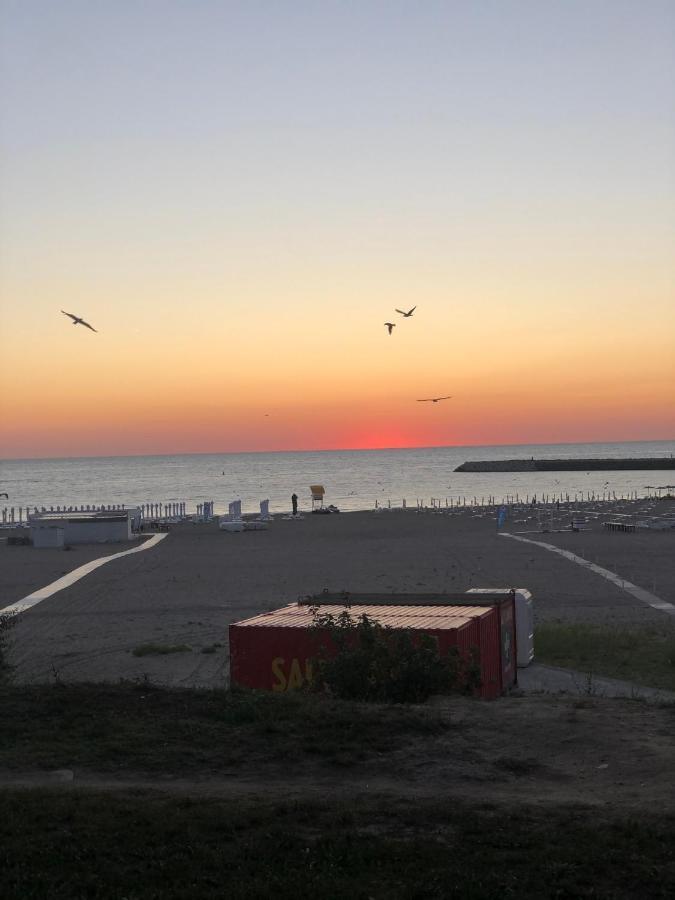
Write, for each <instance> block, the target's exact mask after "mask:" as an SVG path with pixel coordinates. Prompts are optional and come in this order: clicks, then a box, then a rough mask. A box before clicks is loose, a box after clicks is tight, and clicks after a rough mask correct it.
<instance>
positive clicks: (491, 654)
mask: <svg viewBox="0 0 675 900" xmlns="http://www.w3.org/2000/svg"><path fill="white" fill-rule="evenodd" d="M345 609H347V610H348V611H349V613H350V615H351V616H352V618H354V619H356V618H358V617H359V616H361V615H364V614H365V615H367V616H368V617H369V618H370V619H373V620H376V621H378V622H379V623H380V624H382V625H384V626H389V627H390V628H393V629H394V630H396V629H399V630H403V629H410V630H412V631H420V632H424V633H425V634H428V635H430V636H432V637H433V638H434V639H435V640H436V641H437V643H438V649H439V653H440V654H441V656H442V657H443V656H445V655H447V653H448V650H449V649H450V648H451V647H457V649H458V650H459V652H460V654H461V655H462V657H463V658H464V659H467V660H468V659H470V658H471V655H472V653H473V652H474V648H475V649H476V650H477V651H478V659H477V662H478V665H479V668H480V677H481V687H480V689H479V692H478V693H479V694H480V696H481V697H485V698H493V697H497V696H499V695H500V694H501V693H502V692H503V691H504V690H505V688H506V687H508V684H505V683H504V680H503V677H502V663H501V641H500V623H499V615H498V612H497V609H496V607H495V606H486V605H478V604H476V605H471V606H469V605H467V606H428V607H423V606H409V607H408V606H400V605H398V606H369V605H358V606H356V605H350V606H348V607H347V606H345V604H344V603H340V604H339V605H322V606H321V610H320V611H321V613H322V614H325V613H332V614H333V615H339V614H340V613H341V612H344V611H345ZM313 623H314V617H313V614H312V612H311V610H310V607H309V606H307V605H300V604H292V605H289V606H286V607H283V608H281V609H278V610H274V611H272V612H269V613H264V614H262V615H259V616H253V617H252V618H250V619H246V620H244V621H242V622H235V623H233V624H232V625H230V678H231V682H232V684H237V685H240V686H243V687H249V688H256V689H259V690H272V691H278V692H281V691H288V690H295V689H297V688H300V687H302V686H303V685H304V684H306V683H307V682H308V681H309V680H311V677H312V672H311V661H312V659H315V658H317V656H319V655H320V653H321V651H322V647H323V646H324V645H325V644H326V639H325V632H324V633H322V632H321V630H320V629H317V628H314V627H312V626H313ZM327 649H329V648H327Z"/></svg>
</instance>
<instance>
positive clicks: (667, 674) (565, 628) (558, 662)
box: [535, 622, 675, 691]
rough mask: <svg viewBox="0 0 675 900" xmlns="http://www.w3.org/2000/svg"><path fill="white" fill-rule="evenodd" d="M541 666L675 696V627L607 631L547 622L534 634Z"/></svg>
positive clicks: (581, 623)
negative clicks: (665, 692) (550, 666)
mask: <svg viewBox="0 0 675 900" xmlns="http://www.w3.org/2000/svg"><path fill="white" fill-rule="evenodd" d="M535 653H536V657H537V660H538V661H539V662H544V663H549V664H550V665H554V666H564V667H565V668H570V669H578V670H579V671H581V672H592V673H593V674H595V675H607V676H611V677H614V678H623V679H625V680H626V681H634V682H636V683H637V684H641V685H645V686H647V687H655V688H661V689H663V690H668V691H675V628H672V627H669V626H663V627H662V628H656V627H649V626H643V627H634V628H608V627H606V626H601V625H589V624H586V623H583V622H576V623H571V624H570V623H564V622H542V623H541V624H539V625H538V626H537V628H536V630H535Z"/></svg>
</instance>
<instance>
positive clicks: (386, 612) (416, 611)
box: [234, 603, 491, 631]
mask: <svg viewBox="0 0 675 900" xmlns="http://www.w3.org/2000/svg"><path fill="white" fill-rule="evenodd" d="M343 612H349V614H350V615H351V617H352V619H358V618H359V617H360V616H362V615H365V616H368V618H369V619H371V620H372V621H374V622H379V624H380V625H385V626H388V627H389V628H411V629H413V630H424V631H426V630H428V629H431V628H434V629H438V630H454V629H457V628H462V627H463V626H464V625H467V624H468V623H469V622H470V621H471V620H472V619H481V618H484V617H485V616H489V615H491V608H490V607H485V606H344V605H341V606H322V607H321V610H320V614H321V615H326V614H332V615H333V616H339V615H340V613H343ZM313 623H314V616H313V615H312V613H311V611H310V608H309V607H308V606H299V605H297V604H295V603H293V604H291V605H289V606H284V607H282V608H281V609H274V610H271V611H270V612H268V613H262V614H261V615H258V616H252V617H251V618H250V619H244V620H243V621H241V622H235V623H234V624H235V625H236V626H237V627H246V628H249V627H250V628H308V627H309V626H310V625H312V624H313Z"/></svg>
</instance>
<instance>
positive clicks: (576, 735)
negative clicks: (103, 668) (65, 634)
mask: <svg viewBox="0 0 675 900" xmlns="http://www.w3.org/2000/svg"><path fill="white" fill-rule="evenodd" d="M0 707H1V708H2V710H3V729H2V731H1V732H0V784H1V786H0V895H1V896H2V897H3V898H11V900H24V898H44V897H49V898H52V897H54V898H64V900H66V898H67V900H70V898H80V897H82V898H84V897H87V898H109V897H114V898H120V900H121V898H123V897H126V898H185V897H199V898H201V897H207V898H210V897H213V898H216V897H218V898H220V897H236V898H239V897H241V898H244V897H261V898H262V897H272V896H273V897H284V898H285V897H347V896H349V897H357V898H368V897H377V898H385V897H386V898H388V897H395V898H408V897H438V898H445V897H458V898H465V897H468V898H485V897H487V898H491V897H495V898H497V897H500V898H501V897H514V898H515V897H518V898H554V897H555V898H575V897H589V898H590V897H593V898H608V900H609V898H633V897H635V898H642V897H647V898H652V897H654V898H666V897H671V896H673V892H674V891H675V848H674V847H673V843H672V835H673V833H674V832H675V772H674V770H673V766H672V750H673V737H674V736H675V707H673V706H667V705H663V706H653V705H651V706H648V705H646V704H643V703H639V702H635V701H611V700H599V699H594V698H581V699H576V700H572V699H562V698H551V697H545V696H541V697H511V698H508V699H505V700H503V701H499V702H494V703H484V702H479V701H474V700H470V699H466V698H461V697H454V698H439V699H438V700H436V701H435V702H433V703H431V704H427V705H424V706H412V707H397V706H378V705H365V704H356V703H343V702H338V701H332V700H330V699H327V698H325V697H320V696H314V695H305V694H299V695H289V696H284V695H281V696H278V695H271V694H269V695H255V694H230V693H227V692H222V691H193V690H182V691H176V690H173V691H167V690H164V689H158V688H153V687H152V686H151V685H148V684H142V683H141V684H135V685H134V684H123V685H117V686H102V685H67V686H63V685H54V686H47V687H45V686H28V687H16V686H15V687H5V688H3V689H0Z"/></svg>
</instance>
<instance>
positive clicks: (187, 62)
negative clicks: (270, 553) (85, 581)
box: [0, 0, 675, 457]
mask: <svg viewBox="0 0 675 900" xmlns="http://www.w3.org/2000/svg"><path fill="white" fill-rule="evenodd" d="M0 9H1V12H0V17H1V20H2V21H1V23H0V24H1V26H2V28H1V31H2V37H1V45H0V50H1V57H2V60H1V63H0V65H1V70H0V84H1V85H2V87H1V88H0V126H1V136H0V153H1V160H0V162H1V169H0V201H1V202H0V207H1V211H0V237H1V250H0V289H1V292H2V294H1V296H2V304H1V309H0V328H1V347H0V379H1V382H0V383H1V385H2V397H1V398H0V413H1V415H0V426H1V427H2V431H3V444H2V454H3V455H4V456H8V457H14V456H52V455H54V456H61V455H89V454H91V455H96V454H117V453H144V452H148V453H151V452H152V453H162V452H166V453H170V452H190V451H194V452H199V451H227V450H276V449H314V448H335V447H389V446H420V445H442V444H487V443H518V442H523V443H527V442H557V441H581V440H589V441H591V440H598V441H600V440H641V439H645V440H648V439H670V438H673V437H675V4H673V3H672V2H670V0H666V2H654V0H646V2H638V0H635V2H628V3H626V2H621V0H608V2H593V0H584V2H575V0H565V2H553V0H547V2H541V0H533V2H530V0H521V2H516V0H514V2H487V0H486V2H478V0H477V2H468V0H467V2H451V0H445V2H433V0H426V2H424V3H422V4H417V3H413V2H396V0H387V2H368V0H359V2H347V0H343V2H339V3H337V2H326V0H321V2H299V0H292V2H291V0H287V2H271V0H269V2H255V0H253V2H252V0H246V2H243V0H242V2H225V0H221V2H209V0H201V2H188V0H184V2H173V0H163V2H156V0H155V2H152V0H148V2H128V0H108V2H91V0H83V2H71V0H59V2H34V0H18V2H12V0H3V3H2V6H1V7H0ZM415 304H416V305H417V306H418V310H417V312H416V314H415V316H414V317H412V318H411V319H408V320H405V321H398V322H397V328H396V329H395V331H394V334H393V335H392V336H391V337H389V336H388V335H387V332H386V329H385V328H384V325H383V323H384V322H385V321H388V320H389V321H396V320H398V319H399V318H400V317H398V316H397V315H396V313H394V311H393V310H394V307H397V306H398V307H400V308H404V307H405V308H407V307H410V306H413V305H415ZM60 309H66V310H69V311H72V312H75V313H77V314H78V315H81V316H84V317H85V318H86V319H87V320H88V321H89V322H91V323H92V324H93V325H94V326H95V327H96V328H98V329H99V333H98V334H93V333H92V332H90V331H87V330H85V329H83V328H82V327H80V326H77V327H73V326H72V325H70V324H69V321H68V320H67V319H66V318H65V317H64V316H62V315H61V313H60V311H59V310H60ZM438 394H452V395H453V399H452V400H449V401H447V402H446V403H444V404H421V403H416V402H415V400H416V398H418V397H425V396H433V395H438Z"/></svg>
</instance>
